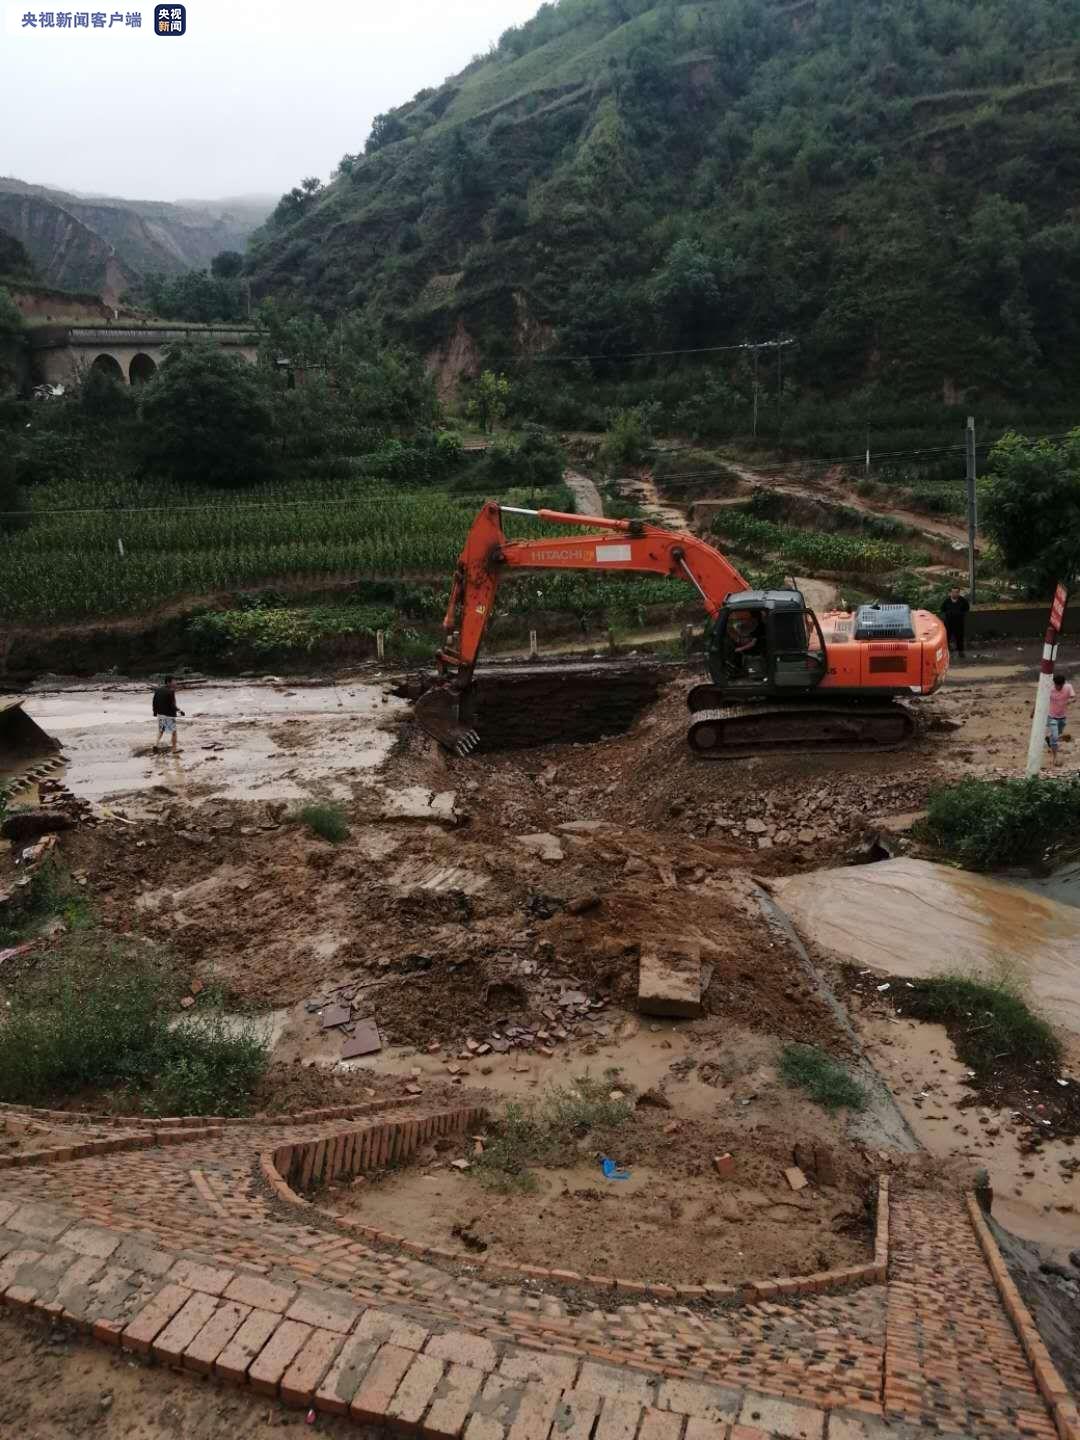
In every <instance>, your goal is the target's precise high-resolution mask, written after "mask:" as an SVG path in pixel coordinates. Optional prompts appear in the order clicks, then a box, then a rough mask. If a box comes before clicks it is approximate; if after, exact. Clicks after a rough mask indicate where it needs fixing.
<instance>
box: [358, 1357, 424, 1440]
mask: <svg viewBox="0 0 1080 1440" xmlns="http://www.w3.org/2000/svg"><path fill="white" fill-rule="evenodd" d="M415 1359H416V1352H415V1351H413V1350H403V1349H401V1347H400V1346H398V1345H383V1346H381V1347H380V1349H379V1353H378V1354H377V1355H376V1356H375V1359H374V1361H373V1362H372V1364H371V1368H370V1369H369V1370H368V1372H367V1374H366V1375H365V1376H364V1380H363V1383H362V1384H361V1386H360V1388H359V1390H358V1391H357V1392H356V1394H355V1395H354V1396H353V1401H352V1404H351V1405H350V1406H349V1414H350V1415H351V1416H352V1418H353V1419H354V1420H355V1421H357V1422H358V1423H359V1424H361V1425H364V1424H367V1425H381V1424H382V1422H383V1418H384V1416H385V1415H386V1412H387V1410H388V1409H389V1407H390V1402H391V1400H392V1399H393V1398H394V1391H395V1390H396V1389H397V1387H398V1385H399V1384H400V1383H401V1380H402V1378H403V1377H404V1375H405V1373H406V1371H407V1370H408V1368H409V1366H410V1365H411V1364H412V1363H413V1361H414V1360H415Z"/></svg>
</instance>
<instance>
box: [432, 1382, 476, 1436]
mask: <svg viewBox="0 0 1080 1440" xmlns="http://www.w3.org/2000/svg"><path fill="white" fill-rule="evenodd" d="M483 1383H484V1372H483V1371H482V1370H474V1369H472V1368H471V1367H470V1366H468V1365H451V1366H450V1367H449V1369H448V1370H447V1372H446V1374H445V1375H444V1376H443V1377H442V1379H441V1380H440V1381H439V1384H438V1385H437V1387H436V1389H435V1394H434V1396H433V1397H432V1404H431V1409H430V1410H429V1411H428V1413H427V1417H426V1418H425V1420H424V1422H423V1424H422V1426H421V1431H422V1433H423V1434H424V1435H425V1436H426V1437H427V1440H457V1437H458V1436H459V1435H460V1434H461V1432H462V1430H463V1429H464V1428H465V1421H466V1420H467V1419H468V1418H469V1411H470V1409H471V1408H472V1403H473V1401H474V1400H475V1399H476V1396H477V1395H478V1394H479V1392H480V1386H481V1385H482V1384H483Z"/></svg>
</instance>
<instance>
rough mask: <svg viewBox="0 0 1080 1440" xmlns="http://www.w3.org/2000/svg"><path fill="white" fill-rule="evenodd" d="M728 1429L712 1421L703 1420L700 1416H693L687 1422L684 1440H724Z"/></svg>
mask: <svg viewBox="0 0 1080 1440" xmlns="http://www.w3.org/2000/svg"><path fill="white" fill-rule="evenodd" d="M727 1433H728V1429H727V1426H726V1425H717V1424H716V1423H715V1422H714V1421H712V1420H703V1419H702V1418H701V1416H700V1415H691V1416H690V1418H689V1420H687V1422H686V1435H685V1437H684V1440H724V1437H725V1436H726V1435H727Z"/></svg>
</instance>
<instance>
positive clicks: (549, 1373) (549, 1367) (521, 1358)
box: [499, 1350, 596, 1415]
mask: <svg viewBox="0 0 1080 1440" xmlns="http://www.w3.org/2000/svg"><path fill="white" fill-rule="evenodd" d="M499 1374H500V1375H502V1376H504V1377H505V1378H506V1379H507V1380H516V1381H519V1382H521V1383H523V1384H529V1383H532V1384H537V1385H543V1386H545V1387H546V1388H548V1389H550V1390H569V1389H570V1387H571V1386H572V1385H573V1383H574V1376H575V1375H576V1374H577V1360H576V1359H575V1358H573V1357H571V1356H569V1355H547V1354H545V1353H544V1352H543V1351H542V1350H512V1351H511V1352H510V1354H509V1355H507V1356H505V1357H504V1359H503V1361H502V1364H501V1365H500V1366H499ZM590 1414H593V1415H595V1414H596V1407H595V1406H594V1407H593V1409H592V1410H591V1411H590Z"/></svg>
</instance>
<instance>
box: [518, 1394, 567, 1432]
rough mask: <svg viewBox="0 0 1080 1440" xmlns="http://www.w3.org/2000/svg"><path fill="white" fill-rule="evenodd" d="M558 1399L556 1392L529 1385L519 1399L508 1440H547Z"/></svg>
mask: <svg viewBox="0 0 1080 1440" xmlns="http://www.w3.org/2000/svg"><path fill="white" fill-rule="evenodd" d="M559 1399H560V1396H559V1392H558V1391H557V1390H552V1389H547V1388H545V1387H544V1386H541V1385H530V1386H529V1387H528V1389H527V1390H526V1391H525V1393H524V1395H523V1396H522V1397H521V1403H520V1405H519V1406H518V1411H517V1415H516V1416H515V1417H514V1423H513V1424H512V1425H511V1426H510V1440H547V1436H548V1432H549V1431H550V1429H551V1422H552V1420H553V1419H554V1418H555V1407H556V1406H557V1405H558V1403H559Z"/></svg>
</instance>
